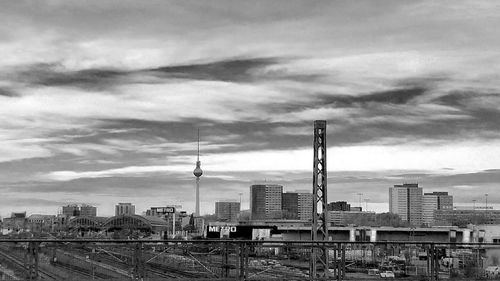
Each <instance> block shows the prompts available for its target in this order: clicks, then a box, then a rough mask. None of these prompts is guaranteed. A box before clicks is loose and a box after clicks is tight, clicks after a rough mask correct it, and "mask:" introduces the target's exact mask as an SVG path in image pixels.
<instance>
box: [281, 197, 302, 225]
mask: <svg viewBox="0 0 500 281" xmlns="http://www.w3.org/2000/svg"><path fill="white" fill-rule="evenodd" d="M281 210H282V216H283V218H284V219H289V220H296V219H298V218H299V194H298V193H296V192H285V193H283V194H282V195H281Z"/></svg>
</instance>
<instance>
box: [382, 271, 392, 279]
mask: <svg viewBox="0 0 500 281" xmlns="http://www.w3.org/2000/svg"><path fill="white" fill-rule="evenodd" d="M394 277H395V276H394V272H392V271H389V270H387V271H382V272H380V278H394Z"/></svg>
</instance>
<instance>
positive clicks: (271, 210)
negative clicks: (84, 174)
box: [250, 184, 283, 220]
mask: <svg viewBox="0 0 500 281" xmlns="http://www.w3.org/2000/svg"><path fill="white" fill-rule="evenodd" d="M282 194H283V186H282V185H277V184H254V185H251V186H250V211H251V215H250V219H252V220H261V219H280V218H281V216H282V205H281V204H282V201H281V200H282V198H281V196H282Z"/></svg>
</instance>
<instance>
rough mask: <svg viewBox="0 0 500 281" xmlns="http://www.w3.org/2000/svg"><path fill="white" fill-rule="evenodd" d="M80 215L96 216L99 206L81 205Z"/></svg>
mask: <svg viewBox="0 0 500 281" xmlns="http://www.w3.org/2000/svg"><path fill="white" fill-rule="evenodd" d="M80 216H81V217H95V216H97V208H96V207H94V206H90V205H85V204H84V205H82V206H81V207H80Z"/></svg>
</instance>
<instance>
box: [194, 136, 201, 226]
mask: <svg viewBox="0 0 500 281" xmlns="http://www.w3.org/2000/svg"><path fill="white" fill-rule="evenodd" d="M193 174H194V176H195V177H196V207H195V211H194V215H195V216H200V177H201V175H203V170H202V169H201V162H200V129H198V157H197V159H196V168H195V169H194V171H193Z"/></svg>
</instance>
